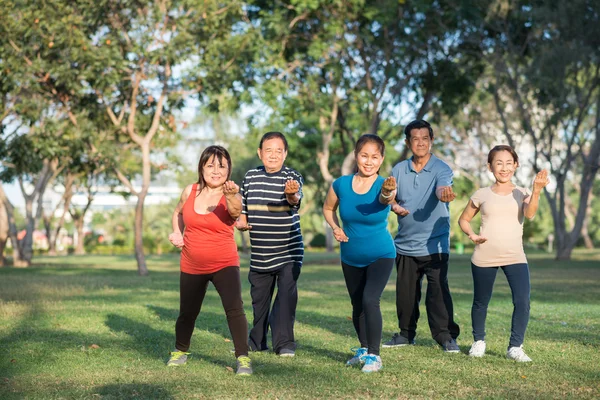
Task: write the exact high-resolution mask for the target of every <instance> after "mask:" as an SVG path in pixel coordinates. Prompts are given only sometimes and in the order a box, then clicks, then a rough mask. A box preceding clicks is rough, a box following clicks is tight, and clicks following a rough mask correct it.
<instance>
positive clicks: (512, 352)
mask: <svg viewBox="0 0 600 400" xmlns="http://www.w3.org/2000/svg"><path fill="white" fill-rule="evenodd" d="M506 358H508V359H509V360H515V361H517V362H531V361H532V360H531V358H529V356H527V354H525V352H524V351H523V345H520V346H519V347H511V348H509V349H508V350H507V352H506Z"/></svg>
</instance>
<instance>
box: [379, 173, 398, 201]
mask: <svg viewBox="0 0 600 400" xmlns="http://www.w3.org/2000/svg"><path fill="white" fill-rule="evenodd" d="M394 190H396V179H394V177H393V176H388V177H387V178H385V181H383V186H381V194H382V195H383V197H388V196H390V195H391V194H392V192H393V191H394Z"/></svg>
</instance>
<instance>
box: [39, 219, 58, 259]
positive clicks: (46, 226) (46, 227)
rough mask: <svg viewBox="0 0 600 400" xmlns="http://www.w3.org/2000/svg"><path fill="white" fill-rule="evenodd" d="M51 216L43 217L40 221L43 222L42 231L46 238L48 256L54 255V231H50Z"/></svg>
mask: <svg viewBox="0 0 600 400" xmlns="http://www.w3.org/2000/svg"><path fill="white" fill-rule="evenodd" d="M51 218H52V217H51V216H47V215H44V216H43V217H42V220H43V221H44V230H45V231H46V237H47V238H48V255H49V256H55V255H56V237H55V236H54V229H52V221H51Z"/></svg>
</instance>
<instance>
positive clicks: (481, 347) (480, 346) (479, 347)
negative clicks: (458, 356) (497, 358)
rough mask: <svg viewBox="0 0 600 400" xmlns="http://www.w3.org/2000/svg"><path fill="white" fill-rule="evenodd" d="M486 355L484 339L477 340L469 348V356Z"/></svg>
mask: <svg viewBox="0 0 600 400" xmlns="http://www.w3.org/2000/svg"><path fill="white" fill-rule="evenodd" d="M484 355H485V342H484V341H483V340H477V341H475V342H473V344H472V345H471V349H470V350H469V356H471V357H483V356H484Z"/></svg>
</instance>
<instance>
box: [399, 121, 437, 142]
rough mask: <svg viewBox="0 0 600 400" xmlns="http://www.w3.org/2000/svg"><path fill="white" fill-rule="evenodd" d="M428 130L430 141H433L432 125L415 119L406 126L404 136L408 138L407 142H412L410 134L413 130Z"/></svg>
mask: <svg viewBox="0 0 600 400" xmlns="http://www.w3.org/2000/svg"><path fill="white" fill-rule="evenodd" d="M423 128H427V130H428V131H429V139H431V140H433V129H431V124H430V123H429V122H427V121H425V120H424V119H415V120H414V121H412V122H411V123H410V124H408V125H406V127H405V128H404V136H406V140H410V132H411V131H412V130H413V129H423Z"/></svg>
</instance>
